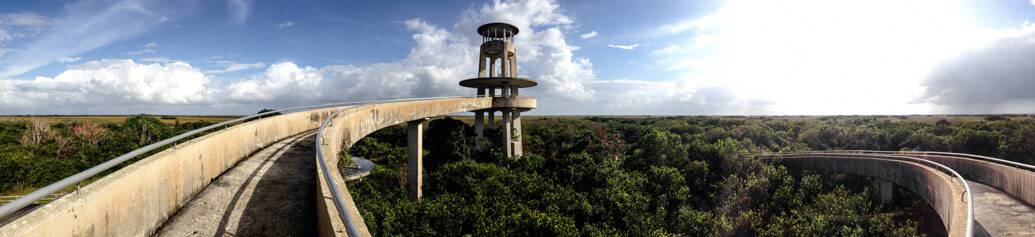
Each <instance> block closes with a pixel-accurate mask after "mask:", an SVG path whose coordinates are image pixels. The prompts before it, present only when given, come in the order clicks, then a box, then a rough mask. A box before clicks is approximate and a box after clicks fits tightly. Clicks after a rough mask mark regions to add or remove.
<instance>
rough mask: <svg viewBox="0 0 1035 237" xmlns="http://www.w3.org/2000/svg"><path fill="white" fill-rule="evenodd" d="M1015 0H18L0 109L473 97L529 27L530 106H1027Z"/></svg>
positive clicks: (6, 36) (770, 109) (93, 110)
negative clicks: (495, 29) (508, 27)
mask: <svg viewBox="0 0 1035 237" xmlns="http://www.w3.org/2000/svg"><path fill="white" fill-rule="evenodd" d="M1033 20H1035V6H1033V3H1032V2H1031V1H1028V0H1002V1H981V0H871V1H857V0H773V1H737V0H725V1H724V0H703V1H689V0H671V1H649V2H637V1H551V0H513V1H249V0H227V1H197V0H184V1H148V0H121V1H115V0H107V1H105V0H92V1H25V2H12V3H6V4H3V5H2V6H0V114H135V113H172V114H245V113H252V112H254V111H257V110H258V109H260V108H279V107H288V106H297V105H306V104H316V103H327V102H337V101H350V100H370V99H393V98H409V97H426V96H446V95H468V94H473V92H471V91H468V90H465V89H463V88H460V87H459V86H457V85H456V82H458V81H459V80H462V79H465V78H468V77H472V76H474V74H475V62H476V61H475V59H474V58H475V57H476V56H477V55H476V53H475V52H474V51H475V50H476V47H477V42H475V41H477V40H476V39H477V38H476V37H477V35H476V34H475V33H474V28H475V27H477V26H478V25H480V24H482V23H487V22H493V21H504V22H509V23H512V24H515V25H517V26H518V27H520V28H522V31H521V32H522V33H521V34H519V38H518V51H519V52H518V53H519V66H520V67H521V70H520V71H521V72H522V75H521V76H525V77H530V78H532V79H535V80H538V81H540V86H539V87H538V88H534V89H531V90H529V92H526V93H523V94H526V95H533V96H536V97H539V98H540V105H541V106H540V108H539V109H538V110H537V111H536V113H539V114H663V115H674V114H928V113H1032V112H1035V106H1032V105H1035V93H1030V91H1035V76H1032V75H1035V60H1032V56H1030V55H1035V43H1032V42H1035V34H1033V33H1035V25H1033V24H1032V23H1030V22H1032V21H1033Z"/></svg>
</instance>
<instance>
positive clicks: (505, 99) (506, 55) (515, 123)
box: [460, 23, 536, 157]
mask: <svg viewBox="0 0 1035 237" xmlns="http://www.w3.org/2000/svg"><path fill="white" fill-rule="evenodd" d="M517 33H518V28H517V27H515V26H513V25H511V24H507V23H489V24H485V25H482V26H481V27H478V34H479V35H482V45H481V50H480V51H479V56H478V77H476V78H471V79H467V80H463V81H461V82H460V86H464V87H470V88H477V90H478V94H477V95H478V96H479V97H483V96H485V97H492V98H493V99H492V108H490V109H485V110H479V111H475V112H474V129H475V132H477V133H478V136H482V135H483V130H484V129H485V126H486V125H485V117H486V116H485V115H486V114H488V127H490V128H491V127H495V126H496V123H495V119H496V118H495V117H496V112H500V113H501V115H502V117H503V118H502V120H501V121H500V123H501V124H500V126H501V128H502V129H503V144H504V145H505V146H506V147H505V148H504V150H505V151H506V155H507V157H517V156H521V155H522V148H521V139H522V138H521V112H524V111H528V110H531V109H534V108H535V107H536V100H535V98H532V97H528V96H520V93H518V89H519V88H525V87H533V86H535V85H536V82H535V81H532V80H529V79H527V78H520V77H518V76H517V75H518V74H517V72H518V66H517V50H515V48H514V35H517ZM497 92H498V93H497Z"/></svg>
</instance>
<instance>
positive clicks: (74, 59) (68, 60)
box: [58, 57, 83, 63]
mask: <svg viewBox="0 0 1035 237" xmlns="http://www.w3.org/2000/svg"><path fill="white" fill-rule="evenodd" d="M80 59H83V58H82V57H65V58H62V59H59V60H58V62H61V63H74V62H78V61H79V60H80Z"/></svg>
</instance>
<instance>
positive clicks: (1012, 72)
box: [918, 33, 1035, 113]
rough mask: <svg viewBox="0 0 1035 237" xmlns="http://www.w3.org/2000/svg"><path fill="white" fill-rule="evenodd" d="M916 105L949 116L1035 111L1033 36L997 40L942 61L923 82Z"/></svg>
mask: <svg viewBox="0 0 1035 237" xmlns="http://www.w3.org/2000/svg"><path fill="white" fill-rule="evenodd" d="M923 85H924V86H925V87H926V90H925V92H924V95H923V97H921V98H920V99H919V100H918V102H930V103H933V104H936V105H940V106H941V109H943V110H944V111H942V112H948V113H1031V112H1033V111H1035V110H1033V109H1032V108H1033V107H1035V93H1033V92H1035V33H1033V34H1027V35H1022V36H1018V37H1007V38H1002V39H999V40H997V41H995V42H993V43H991V44H989V45H987V46H985V47H981V48H978V49H975V50H972V51H968V52H966V53H964V54H961V55H959V56H958V57H956V58H954V59H951V60H948V61H945V62H943V63H942V64H940V65H939V66H938V67H936V68H935V70H933V71H932V72H931V74H930V75H929V76H928V78H927V79H926V80H925V81H924V83H923Z"/></svg>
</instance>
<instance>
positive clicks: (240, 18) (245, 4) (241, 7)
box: [226, 0, 255, 23]
mask: <svg viewBox="0 0 1035 237" xmlns="http://www.w3.org/2000/svg"><path fill="white" fill-rule="evenodd" d="M254 4H255V3H254V2H252V1H251V0H226V7H227V9H228V10H229V11H230V20H232V21H234V22H237V23H244V21H246V20H248V15H250V14H251V13H252V6H253V5H254Z"/></svg>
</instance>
